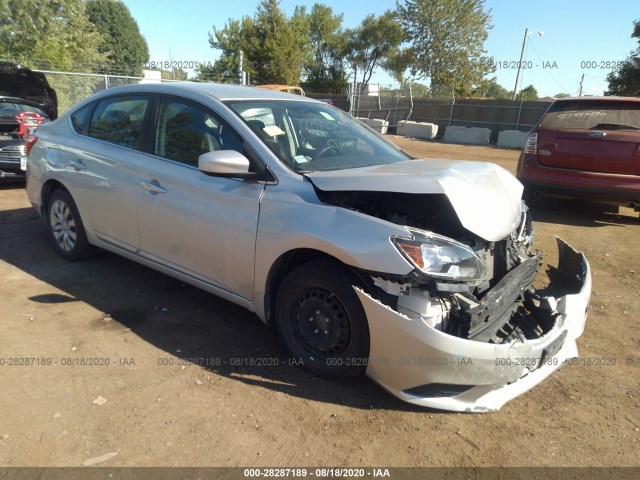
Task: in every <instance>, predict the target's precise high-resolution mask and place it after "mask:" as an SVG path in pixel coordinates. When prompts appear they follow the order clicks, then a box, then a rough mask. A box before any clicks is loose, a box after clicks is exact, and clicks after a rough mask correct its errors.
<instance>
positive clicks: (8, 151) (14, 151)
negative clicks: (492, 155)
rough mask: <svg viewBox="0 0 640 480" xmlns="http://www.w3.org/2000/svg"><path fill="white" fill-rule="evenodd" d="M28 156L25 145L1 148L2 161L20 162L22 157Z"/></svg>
mask: <svg viewBox="0 0 640 480" xmlns="http://www.w3.org/2000/svg"><path fill="white" fill-rule="evenodd" d="M25 154H26V150H25V147H24V145H14V146H10V147H3V148H0V161H1V160H12V161H15V162H19V161H20V157H22V156H24V155H25Z"/></svg>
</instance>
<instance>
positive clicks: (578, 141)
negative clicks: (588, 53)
mask: <svg viewBox="0 0 640 480" xmlns="http://www.w3.org/2000/svg"><path fill="white" fill-rule="evenodd" d="M517 177H518V179H519V180H520V181H521V182H522V183H523V184H524V186H525V191H526V192H527V193H528V194H530V195H531V194H534V195H545V196H561V197H570V198H581V199H585V200H589V201H595V202H598V203H605V204H611V205H618V206H627V207H632V208H635V209H636V211H638V210H640V98H632V97H579V98H563V99H559V100H556V101H555V102H554V103H553V104H552V105H551V107H549V110H547V112H546V113H545V114H544V115H543V117H542V119H541V120H540V123H539V124H538V125H537V126H536V127H535V128H534V129H533V130H532V131H531V133H530V134H529V138H528V140H527V143H526V145H525V148H524V149H523V151H522V154H521V155H520V161H519V162H518V171H517Z"/></svg>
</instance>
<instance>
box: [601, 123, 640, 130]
mask: <svg viewBox="0 0 640 480" xmlns="http://www.w3.org/2000/svg"><path fill="white" fill-rule="evenodd" d="M589 130H640V127H633V126H631V125H623V124H620V123H599V124H597V125H596V126H595V127H591V128H590V129H589Z"/></svg>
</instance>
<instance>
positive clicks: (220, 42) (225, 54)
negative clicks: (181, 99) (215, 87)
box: [197, 17, 255, 83]
mask: <svg viewBox="0 0 640 480" xmlns="http://www.w3.org/2000/svg"><path fill="white" fill-rule="evenodd" d="M252 34H253V20H252V19H251V17H243V18H242V19H241V20H233V19H229V21H228V22H227V23H226V24H225V26H224V28H222V29H221V30H218V29H217V28H216V27H213V32H211V33H209V45H210V46H211V48H215V49H217V50H221V53H220V58H218V60H217V61H216V62H215V63H214V65H213V66H200V67H198V74H197V79H198V80H206V81H215V82H222V83H236V82H237V79H238V61H239V58H238V57H239V52H240V50H243V51H245V58H247V56H246V51H247V49H249V48H250V47H252V48H251V49H253V47H254V43H255V42H254V40H253V39H252V37H251V35H252ZM243 69H244V70H245V71H247V72H248V73H249V74H250V75H251V77H253V76H254V75H255V70H254V69H253V67H252V63H251V62H248V63H247V62H245V64H244V65H243Z"/></svg>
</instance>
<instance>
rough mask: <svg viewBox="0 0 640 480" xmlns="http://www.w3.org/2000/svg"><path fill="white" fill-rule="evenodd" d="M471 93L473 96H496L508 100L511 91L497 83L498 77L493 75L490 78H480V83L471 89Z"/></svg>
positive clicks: (511, 94)
mask: <svg viewBox="0 0 640 480" xmlns="http://www.w3.org/2000/svg"><path fill="white" fill-rule="evenodd" d="M472 95H473V96H474V97H481V98H497V99H507V100H510V99H511V97H512V96H513V92H510V91H509V90H507V89H506V88H504V87H503V86H502V85H499V84H498V79H497V78H496V77H493V78H491V79H490V80H482V81H481V82H480V85H478V86H477V87H476V88H475V89H474V90H473V92H472Z"/></svg>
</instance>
